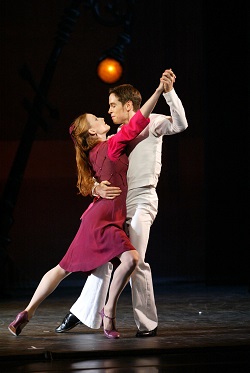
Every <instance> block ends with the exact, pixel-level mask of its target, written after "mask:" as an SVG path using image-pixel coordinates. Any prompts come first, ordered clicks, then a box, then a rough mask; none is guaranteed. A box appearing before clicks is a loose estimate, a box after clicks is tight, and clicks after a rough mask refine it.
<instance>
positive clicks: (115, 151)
mask: <svg viewBox="0 0 250 373" xmlns="http://www.w3.org/2000/svg"><path fill="white" fill-rule="evenodd" d="M149 121H150V120H149V118H145V117H144V116H143V115H142V113H141V111H140V110H138V111H137V112H136V113H135V115H134V116H133V117H132V118H131V119H130V121H129V123H128V124H124V125H123V126H122V127H121V129H120V131H119V132H117V133H116V134H115V135H114V136H112V137H110V138H109V139H108V157H109V158H110V159H111V160H112V161H116V160H117V159H118V158H119V157H120V155H121V154H122V153H123V152H124V151H125V148H126V146H127V144H128V143H129V141H131V140H133V139H135V138H136V137H137V136H138V135H139V133H141V131H142V130H144V128H145V127H146V126H147V125H148V123H149Z"/></svg>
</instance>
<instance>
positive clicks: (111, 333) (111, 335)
mask: <svg viewBox="0 0 250 373" xmlns="http://www.w3.org/2000/svg"><path fill="white" fill-rule="evenodd" d="M99 314H100V315H101V318H102V323H101V326H103V331H104V334H105V336H106V337H107V338H110V339H117V338H120V333H119V332H118V331H117V330H116V329H115V327H114V323H113V321H112V324H113V329H112V330H107V329H104V323H103V319H104V317H106V318H107V319H109V320H114V319H115V317H109V316H107V315H105V313H104V308H103V309H102V310H101V312H99Z"/></svg>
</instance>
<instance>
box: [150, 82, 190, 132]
mask: <svg viewBox="0 0 250 373" xmlns="http://www.w3.org/2000/svg"><path fill="white" fill-rule="evenodd" d="M163 96H164V98H165V100H166V102H167V104H168V105H169V108H170V113H171V116H166V115H162V114H151V115H150V122H151V123H150V131H151V132H152V133H153V134H154V135H155V136H163V135H174V134H176V133H179V132H182V131H184V130H185V129H186V128H187V127H188V123H187V119H186V114H185V110H184V107H183V105H182V102H181V100H180V99H179V97H178V96H177V94H176V92H175V90H174V89H172V90H171V91H170V92H167V93H163Z"/></svg>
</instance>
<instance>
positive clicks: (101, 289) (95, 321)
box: [70, 263, 113, 329]
mask: <svg viewBox="0 0 250 373" xmlns="http://www.w3.org/2000/svg"><path fill="white" fill-rule="evenodd" d="M112 269H113V265H112V264H111V263H106V264H104V265H102V266H101V267H99V268H97V269H95V271H94V272H93V273H92V274H91V275H89V276H88V278H87V281H86V283H85V285H84V287H83V289H82V292H81V294H80V296H79V298H78V299H77V300H76V302H75V303H74V304H73V306H72V307H71V309H70V312H71V313H73V314H74V315H75V316H76V317H77V318H78V319H79V320H80V321H81V322H82V323H83V324H85V325H87V326H88V327H89V328H92V329H99V328H100V326H101V316H100V315H99V312H100V311H101V310H102V308H103V307H104V305H105V302H106V297H107V294H108V289H109V284H110V279H111V274H112Z"/></svg>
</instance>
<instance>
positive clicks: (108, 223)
mask: <svg viewBox="0 0 250 373" xmlns="http://www.w3.org/2000/svg"><path fill="white" fill-rule="evenodd" d="M148 123H149V119H147V118H144V117H143V115H142V114H141V112H140V111H138V112H137V113H136V114H135V115H134V116H133V117H132V119H131V120H130V122H129V123H128V124H126V125H124V126H122V128H121V130H120V131H119V132H118V133H117V134H115V135H114V136H112V137H110V139H108V140H107V141H103V142H100V143H98V144H97V145H96V146H95V147H94V148H93V149H92V150H91V151H90V153H89V159H90V162H91V164H92V167H93V170H94V175H93V176H94V177H95V179H96V180H97V181H98V182H101V181H103V180H108V181H109V182H110V183H111V186H118V187H120V189H121V190H122V193H121V194H120V196H119V197H116V198H115V199H113V200H108V199H102V198H95V199H94V201H93V202H92V203H91V204H90V205H89V207H88V208H87V210H86V211H85V212H84V214H83V215H82V217H81V224H80V227H79V229H78V232H77V234H76V236H75V238H74V239H73V241H72V243H71V245H70V247H69V248H68V250H67V252H66V254H65V256H64V257H63V258H62V260H61V261H60V263H59V265H60V266H61V267H62V268H63V269H65V270H66V271H69V272H78V271H81V272H88V273H90V272H91V271H92V270H94V269H95V268H97V267H99V266H101V265H102V264H104V263H107V262H109V261H111V260H112V259H114V258H115V257H117V256H118V255H120V254H122V253H123V252H125V251H128V250H135V248H134V247H133V246H132V245H131V243H130V241H129V239H128V237H127V235H126V233H125V232H124V224H125V219H126V197H127V169H128V157H127V155H126V153H125V151H126V145H127V144H128V142H129V141H131V140H133V139H134V138H135V137H136V136H137V135H138V134H139V133H140V132H141V131H142V130H143V129H144V128H145V127H146V126H147V124H148ZM138 167H140V165H138Z"/></svg>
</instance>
